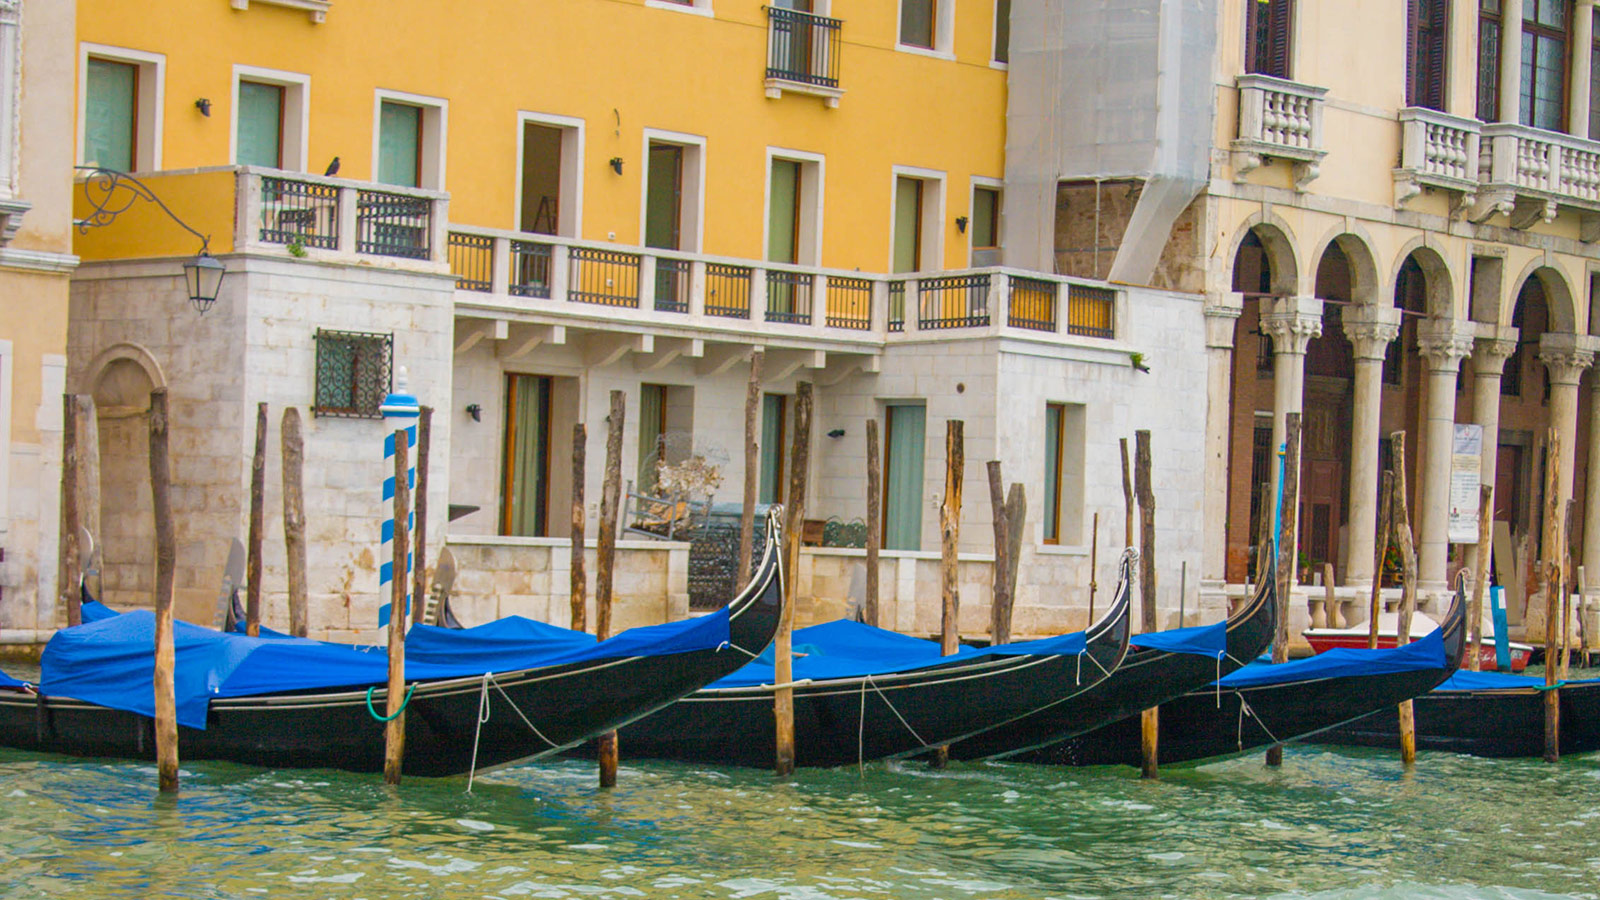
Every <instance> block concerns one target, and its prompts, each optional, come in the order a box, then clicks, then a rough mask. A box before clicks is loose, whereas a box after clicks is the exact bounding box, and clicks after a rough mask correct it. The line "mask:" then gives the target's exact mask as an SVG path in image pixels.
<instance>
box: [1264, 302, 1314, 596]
mask: <svg viewBox="0 0 1600 900" xmlns="http://www.w3.org/2000/svg"><path fill="white" fill-rule="evenodd" d="M1261 333H1262V334H1265V335H1267V336H1268V337H1270V338H1272V377H1273V395H1272V452H1273V454H1274V455H1273V463H1272V466H1271V469H1272V478H1271V485H1272V492H1273V494H1274V496H1275V495H1276V494H1277V491H1278V465H1277V456H1276V454H1277V450H1278V448H1279V447H1281V446H1283V440H1284V416H1286V415H1288V414H1289V413H1292V412H1300V411H1301V409H1302V408H1303V406H1304V403H1305V380H1306V345H1307V344H1309V343H1311V339H1312V338H1315V337H1320V336H1321V335H1322V301H1321V300H1318V299H1316V298H1315V297H1282V298H1279V299H1277V300H1274V301H1272V302H1271V303H1268V302H1266V301H1262V312H1261ZM1283 515H1284V518H1286V519H1288V520H1289V522H1290V523H1291V524H1292V525H1293V527H1294V528H1296V529H1297V528H1298V522H1299V505H1298V503H1296V504H1295V505H1294V506H1288V505H1286V506H1285V508H1284V510H1283ZM1291 533H1292V534H1293V533H1295V532H1291ZM1296 538H1297V539H1298V535H1296ZM1291 577H1292V576H1291Z"/></svg>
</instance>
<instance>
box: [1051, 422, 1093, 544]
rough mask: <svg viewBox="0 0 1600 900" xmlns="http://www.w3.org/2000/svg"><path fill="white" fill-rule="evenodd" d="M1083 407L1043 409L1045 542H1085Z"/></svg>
mask: <svg viewBox="0 0 1600 900" xmlns="http://www.w3.org/2000/svg"><path fill="white" fill-rule="evenodd" d="M1083 448H1084V407H1083V405H1082V404H1079V403H1046V404H1045V407H1044V503H1045V507H1044V542H1045V543H1046V544H1075V543H1077V542H1079V541H1081V540H1082V539H1083V533H1082V532H1083V528H1082V524H1083V464H1084V458H1083V452H1084V449H1083Z"/></svg>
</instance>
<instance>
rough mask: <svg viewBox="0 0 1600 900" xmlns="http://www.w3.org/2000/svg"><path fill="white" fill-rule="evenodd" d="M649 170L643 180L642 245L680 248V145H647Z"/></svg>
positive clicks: (672, 248) (681, 187) (681, 155)
mask: <svg viewBox="0 0 1600 900" xmlns="http://www.w3.org/2000/svg"><path fill="white" fill-rule="evenodd" d="M649 165H650V173H649V177H648V178H647V180H646V183H645V204H644V245H645V246H646V247H657V248H659V249H662V250H677V249H679V247H680V245H679V234H678V221H679V220H678V206H679V204H680V203H681V202H682V201H681V199H680V196H681V194H682V190H683V148H682V147H679V146H677V145H675V144H651V145H650V162H649Z"/></svg>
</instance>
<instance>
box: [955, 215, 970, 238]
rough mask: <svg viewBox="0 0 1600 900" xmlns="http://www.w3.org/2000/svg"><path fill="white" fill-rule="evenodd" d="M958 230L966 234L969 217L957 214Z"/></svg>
mask: <svg viewBox="0 0 1600 900" xmlns="http://www.w3.org/2000/svg"><path fill="white" fill-rule="evenodd" d="M956 230H957V231H959V232H961V233H962V234H966V233H967V217H966V216H956Z"/></svg>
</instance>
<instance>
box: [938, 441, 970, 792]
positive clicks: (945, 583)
mask: <svg viewBox="0 0 1600 900" xmlns="http://www.w3.org/2000/svg"><path fill="white" fill-rule="evenodd" d="M964 430H965V424H964V423H963V422H962V421H961V420H960V419H950V420H948V421H946V422H945V424H944V502H943V503H940V504H939V649H940V650H941V651H942V652H943V653H944V655H946V656H949V655H950V654H952V653H955V652H956V651H957V650H959V649H961V580H960V564H959V560H958V558H957V555H956V551H957V547H958V546H959V545H960V543H961V482H962V480H963V475H964V474H965V472H966V467H967V451H966V440H965V436H964ZM949 761H950V748H949V747H948V746H941V747H936V748H935V749H934V751H933V760H932V765H933V767H934V768H943V767H944V765H945V764H946V763H948V762H949Z"/></svg>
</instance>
